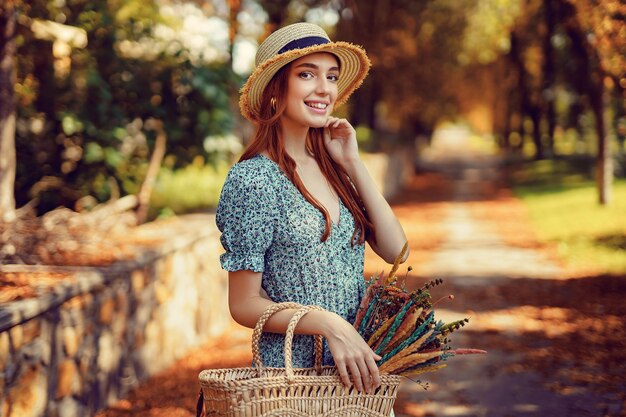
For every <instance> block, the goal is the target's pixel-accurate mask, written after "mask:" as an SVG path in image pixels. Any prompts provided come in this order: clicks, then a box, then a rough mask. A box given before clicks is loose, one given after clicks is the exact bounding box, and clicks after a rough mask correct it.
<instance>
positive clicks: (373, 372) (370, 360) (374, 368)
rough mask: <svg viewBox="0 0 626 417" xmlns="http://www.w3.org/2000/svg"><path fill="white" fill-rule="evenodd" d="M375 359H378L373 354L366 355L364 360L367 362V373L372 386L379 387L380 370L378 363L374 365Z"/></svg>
mask: <svg viewBox="0 0 626 417" xmlns="http://www.w3.org/2000/svg"><path fill="white" fill-rule="evenodd" d="M376 356H378V355H376ZM379 358H380V357H379ZM376 360H379V359H375V356H374V357H372V356H367V357H366V358H365V361H366V362H367V367H368V369H369V374H370V376H371V377H372V382H373V384H374V388H378V387H380V372H379V371H378V365H376Z"/></svg>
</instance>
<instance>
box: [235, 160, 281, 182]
mask: <svg viewBox="0 0 626 417" xmlns="http://www.w3.org/2000/svg"><path fill="white" fill-rule="evenodd" d="M277 175H280V171H279V169H278V166H277V165H275V164H274V162H272V161H271V160H270V159H268V158H267V157H264V156H262V155H260V154H257V155H254V156H253V157H252V158H249V159H245V160H243V161H239V162H237V163H236V164H235V165H233V166H232V167H231V169H230V171H229V172H228V176H227V178H226V184H228V185H232V186H239V187H244V188H250V187H253V188H259V187H264V188H273V186H274V185H275V184H276V177H277Z"/></svg>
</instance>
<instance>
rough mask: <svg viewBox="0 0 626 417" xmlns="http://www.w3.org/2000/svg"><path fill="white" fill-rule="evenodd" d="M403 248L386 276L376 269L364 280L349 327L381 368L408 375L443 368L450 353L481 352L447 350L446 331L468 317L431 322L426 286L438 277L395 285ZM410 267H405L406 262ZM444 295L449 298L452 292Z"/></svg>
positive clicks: (430, 303)
mask: <svg viewBox="0 0 626 417" xmlns="http://www.w3.org/2000/svg"><path fill="white" fill-rule="evenodd" d="M407 249H408V244H405V245H404V248H402V252H401V253H400V255H398V257H397V258H396V260H395V262H394V265H393V267H392V269H391V272H390V273H389V275H388V276H387V277H385V276H384V274H383V273H381V274H380V275H379V276H378V277H372V279H371V280H370V281H369V282H368V287H367V291H366V293H365V297H364V298H363V300H362V302H361V305H360V307H359V310H358V313H357V316H356V320H355V322H354V327H355V328H356V329H357V331H358V332H359V333H360V334H361V336H363V339H364V340H367V343H368V344H369V346H370V347H371V348H372V349H373V350H374V351H375V352H376V353H377V354H378V355H380V356H382V359H381V360H380V361H379V362H378V365H379V369H380V371H381V372H385V373H388V374H395V375H402V376H406V377H412V376H415V375H419V374H421V373H424V372H429V371H435V370H437V369H440V368H443V367H445V366H446V364H444V363H442V362H443V361H445V360H446V359H447V358H449V357H451V356H454V355H464V354H474V353H486V352H485V351H484V350H479V349H454V350H453V349H451V348H450V346H449V345H448V343H449V339H448V335H449V334H450V333H452V332H454V331H455V330H458V329H459V328H461V327H463V326H464V325H465V323H467V322H468V321H469V319H467V318H465V319H463V320H458V321H453V322H450V323H444V322H442V321H435V314H434V310H433V307H434V304H436V303H434V304H433V303H432V302H431V296H430V292H429V290H430V289H431V288H432V287H435V286H437V285H439V284H441V283H442V282H443V281H442V280H441V279H435V280H433V281H430V282H428V283H427V284H426V285H424V286H423V287H422V288H420V289H418V290H415V291H413V292H411V293H409V292H407V291H406V290H405V289H404V284H402V285H401V286H398V285H397V282H398V278H397V277H396V275H395V274H396V272H397V271H398V268H399V265H400V261H401V260H402V258H403V257H404V255H405V253H406V251H407ZM409 271H411V267H409ZM444 298H453V297H452V296H448V297H444Z"/></svg>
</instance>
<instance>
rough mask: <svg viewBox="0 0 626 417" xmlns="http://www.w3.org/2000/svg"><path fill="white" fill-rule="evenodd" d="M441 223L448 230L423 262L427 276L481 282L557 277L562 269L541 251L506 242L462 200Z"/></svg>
mask: <svg viewBox="0 0 626 417" xmlns="http://www.w3.org/2000/svg"><path fill="white" fill-rule="evenodd" d="M444 227H445V228H446V230H447V232H448V236H447V238H446V241H445V243H444V244H443V245H442V246H441V248H440V249H439V250H438V251H437V252H436V253H435V254H434V255H433V257H432V259H431V260H430V262H429V263H428V264H427V265H425V266H424V271H425V273H426V275H428V276H432V277H442V278H444V279H446V280H447V279H455V278H460V279H459V280H458V281H456V282H455V283H456V284H457V285H484V284H487V283H489V281H492V280H494V279H502V278H507V279H508V278H548V279H556V278H558V277H559V276H560V275H561V269H560V268H559V267H558V266H557V265H555V264H554V263H552V262H551V261H550V260H548V259H547V258H546V256H545V255H544V254H542V253H539V252H537V251H535V250H532V249H524V248H514V247H510V246H506V245H505V244H504V243H503V242H502V240H501V239H500V237H499V236H497V235H496V234H495V233H492V232H490V231H489V230H488V228H487V227H486V226H485V225H484V224H482V223H481V222H479V221H477V220H475V219H473V218H472V216H471V214H470V212H469V210H468V209H467V207H464V206H463V203H462V202H460V203H457V204H455V205H453V206H452V207H450V209H449V211H448V216H447V218H446V219H445V220H444Z"/></svg>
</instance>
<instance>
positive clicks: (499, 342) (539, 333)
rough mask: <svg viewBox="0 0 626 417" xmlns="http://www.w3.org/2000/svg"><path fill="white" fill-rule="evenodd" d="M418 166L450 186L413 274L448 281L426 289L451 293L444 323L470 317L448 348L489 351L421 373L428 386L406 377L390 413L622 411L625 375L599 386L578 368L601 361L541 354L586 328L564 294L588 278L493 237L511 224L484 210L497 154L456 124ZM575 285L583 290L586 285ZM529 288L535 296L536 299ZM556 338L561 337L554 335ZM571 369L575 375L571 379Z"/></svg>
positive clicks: (500, 415) (504, 416)
mask: <svg viewBox="0 0 626 417" xmlns="http://www.w3.org/2000/svg"><path fill="white" fill-rule="evenodd" d="M419 165H420V167H421V168H422V170H426V171H434V172H437V173H439V174H441V175H443V176H444V177H445V178H446V179H448V180H449V181H451V182H452V183H453V187H452V196H451V202H450V203H451V204H449V205H448V206H447V207H446V208H445V210H444V213H445V217H444V218H443V220H442V223H441V227H442V228H443V229H444V230H445V237H444V239H443V242H441V244H440V245H439V247H438V248H437V249H436V250H435V251H434V253H432V254H431V256H430V259H429V260H428V261H427V262H426V263H425V264H424V265H421V266H420V267H419V269H418V271H419V273H420V275H421V276H424V277H429V278H435V277H440V278H443V279H444V284H443V285H442V287H440V288H436V289H434V290H433V291H432V292H433V299H437V298H438V297H437V296H435V295H434V294H435V293H436V294H439V295H440V296H441V295H446V294H447V293H449V292H451V293H453V294H455V296H456V298H455V300H453V301H446V302H445V303H442V304H440V305H439V306H438V307H437V308H436V310H435V311H436V316H438V317H439V318H440V319H443V320H444V321H451V320H458V319H461V318H463V317H470V318H471V319H470V323H469V325H468V326H466V327H465V328H463V329H462V330H461V331H459V332H458V333H456V334H454V335H453V337H452V339H453V342H452V345H453V346H454V347H475V348H480V349H485V350H487V351H488V354H487V355H480V356H467V357H458V358H452V359H450V360H449V361H448V362H449V363H448V367H447V368H444V369H443V370H441V371H438V372H435V373H432V374H424V375H422V376H421V379H422V381H423V382H427V383H428V385H429V388H428V390H424V389H423V388H422V386H421V385H418V384H415V383H413V382H410V381H405V382H404V383H403V385H402V388H401V392H400V395H399V398H398V402H397V406H396V410H397V411H396V415H397V416H398V417H402V416H405V417H407V416H441V417H443V416H463V417H474V416H475V417H525V416H545V417H548V416H550V417H560V416H562V417H573V416H608V415H611V416H613V415H614V416H618V415H624V413H625V409H624V397H623V394H621V393H620V391H619V390H620V389H622V390H623V388H624V378H623V377H622V378H619V377H618V380H619V381H617V382H616V381H611V382H614V383H616V384H617V385H619V386H621V388H619V387H613V388H611V387H610V383H609V382H608V380H607V384H606V385H605V386H602V385H603V384H602V383H599V384H594V383H592V381H590V380H589V379H588V378H587V379H585V378H580V374H593V373H600V374H601V373H602V372H605V370H604V369H603V368H604V367H602V366H598V365H599V364H595V363H593V361H590V363H588V364H584V363H583V364H582V365H581V363H577V362H576V361H564V362H561V361H559V359H558V354H552V355H551V354H549V353H546V351H549V350H551V349H555V350H557V351H558V349H559V348H565V349H567V347H568V346H567V344H568V342H569V343H575V340H576V338H577V334H579V333H580V332H581V330H582V331H583V332H584V331H585V330H587V329H588V328H589V327H590V323H585V324H583V325H582V326H581V327H582V328H579V327H576V326H570V327H569V328H568V327H567V324H571V323H567V322H568V320H570V318H573V315H571V314H570V311H569V309H568V308H564V307H565V306H564V305H563V303H562V302H561V300H560V298H562V297H563V296H565V297H567V293H568V291H576V290H572V287H574V288H576V287H580V285H583V286H584V285H585V284H584V283H583V282H582V281H578V282H577V281H573V280H570V279H569V276H568V273H567V271H566V270H565V269H564V268H563V267H561V266H560V265H559V264H558V263H557V262H555V261H554V259H553V257H551V256H550V254H549V253H548V252H547V251H545V250H538V249H537V248H533V247H519V246H515V245H512V244H510V243H508V241H507V240H508V239H507V238H506V233H504V234H503V233H499V230H498V228H502V229H504V230H507V229H508V228H507V225H506V224H503V223H506V222H503V221H502V219H501V218H497V217H496V218H495V219H494V218H492V217H491V216H490V213H489V207H494V208H495V207H497V204H498V203H497V202H494V201H493V200H497V199H498V193H497V191H498V189H499V188H500V187H501V179H502V177H501V176H502V170H501V169H500V161H499V159H498V158H496V157H493V156H489V155H486V154H481V153H480V152H478V151H476V150H472V149H471V147H470V145H469V142H468V140H467V136H466V135H464V134H463V131H454V130H452V131H449V132H442V134H441V136H439V137H435V138H434V141H433V146H432V147H431V148H430V149H429V150H428V151H427V152H425V153H424V154H423V156H422V159H421V162H420V164H419ZM485 204H486V205H487V208H486V209H485V210H483V212H484V211H487V212H486V213H483V215H481V214H480V213H481V211H480V210H476V206H481V205H485ZM503 204H505V205H506V204H508V205H509V206H513V205H514V204H515V203H514V202H512V201H509V202H505V203H503ZM519 213H520V212H515V214H519ZM515 214H514V213H512V215H511V218H510V219H508V221H509V222H523V223H526V224H527V219H526V218H523V214H524V213H523V210H522V211H521V214H522V216H516V215H515ZM520 217H521V218H520ZM406 220H407V221H408V220H409V219H406ZM519 226H520V225H518V227H517V229H518V230H520V227H519ZM522 228H523V227H522ZM514 229H515V228H514ZM413 238H414V239H415V238H416V237H413ZM409 239H411V237H410V238H409ZM568 287H569V288H568ZM576 289H577V290H578V292H580V291H583V292H584V288H576ZM534 291H536V292H537V293H538V294H541V295H537V296H536V297H534V296H533V292H534ZM589 295H590V297H593V296H594V294H592V293H591V292H590V293H589ZM533 298H534V299H533ZM575 298H576V297H573V298H572V300H571V302H572V303H575V301H574V300H575ZM595 301H598V300H595ZM600 304H601V303H600ZM567 307H572V306H571V305H568V306H567ZM622 329H623V326H622ZM559 338H564V339H565V341H563V340H561V341H558V340H557V341H555V339H559ZM581 341H582V339H581ZM559 342H561V346H559ZM622 343H623V342H622ZM563 345H564V346H563ZM601 348H603V346H601ZM583 352H584V350H583ZM555 356H556V359H555ZM579 359H580V358H579ZM542 362H543V364H542ZM582 362H584V360H583V361H582ZM572 369H574V370H575V372H574V373H577V374H579V375H577V376H579V378H571V375H570V374H571V372H569V371H571V370H572ZM621 369H622V371H623V370H624V368H623V367H622V368H621ZM609 379H610V378H609ZM620 379H621V380H620Z"/></svg>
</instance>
